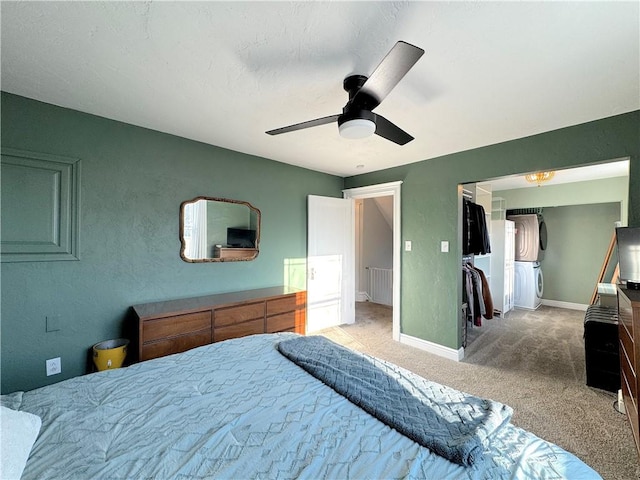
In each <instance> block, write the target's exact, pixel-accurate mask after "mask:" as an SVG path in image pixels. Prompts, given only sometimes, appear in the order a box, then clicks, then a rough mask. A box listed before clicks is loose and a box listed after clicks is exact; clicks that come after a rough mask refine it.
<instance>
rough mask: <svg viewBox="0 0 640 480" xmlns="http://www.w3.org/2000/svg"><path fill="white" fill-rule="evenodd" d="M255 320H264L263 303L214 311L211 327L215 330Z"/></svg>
mask: <svg viewBox="0 0 640 480" xmlns="http://www.w3.org/2000/svg"><path fill="white" fill-rule="evenodd" d="M256 318H262V319H264V302H259V303H250V304H248V305H239V306H237V307H227V308H219V309H216V310H215V311H214V313H213V325H214V327H215V328H218V327H225V326H227V325H233V324H236V323H242V322H246V321H247V320H254V319H256ZM216 341H217V340H216Z"/></svg>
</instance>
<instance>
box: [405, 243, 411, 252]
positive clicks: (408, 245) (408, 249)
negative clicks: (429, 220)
mask: <svg viewBox="0 0 640 480" xmlns="http://www.w3.org/2000/svg"><path fill="white" fill-rule="evenodd" d="M404 251H405V252H410V251H411V240H405V241H404Z"/></svg>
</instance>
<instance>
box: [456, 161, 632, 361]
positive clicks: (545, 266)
mask: <svg viewBox="0 0 640 480" xmlns="http://www.w3.org/2000/svg"><path fill="white" fill-rule="evenodd" d="M628 163H629V162H628V159H615V160H611V161H609V162H606V163H602V164H598V165H589V166H587V167H578V168H572V169H566V170H559V171H557V172H555V177H556V180H561V181H549V182H546V183H542V184H541V185H538V184H536V183H533V184H530V185H526V183H525V180H524V178H523V175H520V176H511V177H505V178H499V179H489V180H483V181H482V182H478V183H476V184H475V185H476V186H479V187H481V189H482V191H483V192H489V194H490V195H491V200H489V202H488V205H489V208H490V210H489V212H488V218H489V219H490V220H489V222H488V223H489V224H492V223H499V222H497V221H496V220H501V221H502V222H503V223H504V221H505V220H508V219H509V218H511V219H514V218H515V217H514V216H513V215H515V216H516V217H517V216H527V215H530V214H535V215H538V216H543V218H544V223H545V226H546V229H545V237H546V239H547V242H546V243H547V245H546V249H545V253H544V256H542V257H541V258H535V259H527V258H520V259H519V258H517V256H516V257H514V260H515V262H514V263H518V262H519V263H521V264H523V265H534V264H535V265H536V266H537V267H538V269H537V275H536V277H535V278H536V279H537V281H533V277H532V278H530V280H532V281H530V282H528V283H527V282H521V285H517V284H515V285H514V286H513V287H512V289H511V291H512V293H513V295H514V297H517V296H518V295H520V297H522V298H520V301H517V300H518V299H517V298H516V299H514V302H513V307H514V308H513V310H511V312H513V313H514V314H517V315H516V316H517V317H523V318H526V322H528V323H526V325H527V326H530V325H533V324H534V323H535V322H534V320H540V321H542V317H543V316H545V315H546V316H548V315H550V314H553V315H560V313H562V314H566V315H568V316H570V315H573V316H574V317H575V318H577V322H578V325H577V327H576V331H577V332H578V333H580V328H581V317H583V316H584V310H586V308H587V307H588V306H589V304H590V302H591V297H592V293H593V290H594V288H596V286H597V282H598V280H597V278H598V272H599V270H600V269H601V266H602V263H603V261H604V259H605V256H606V252H607V248H608V245H609V244H610V242H611V237H612V234H613V232H614V231H615V226H616V224H618V225H619V224H622V225H626V223H627V211H628V203H627V202H628V188H629V186H628ZM529 187H531V188H529ZM465 188H466V189H467V190H470V188H469V187H468V186H465ZM524 210H527V211H526V212H525V211H524ZM529 210H531V211H529ZM618 222H619V223H618ZM495 234H496V232H494V231H492V226H490V227H489V236H490V238H491V237H494V236H495ZM503 243H504V242H503ZM499 245H500V244H496V247H499ZM491 247H492V251H491V253H490V254H489V255H487V256H486V258H481V260H482V261H483V262H484V264H483V267H482V268H483V269H484V273H485V274H486V275H487V276H488V277H490V281H492V280H494V281H495V280H497V282H498V283H500V284H501V286H502V283H503V282H504V279H506V278H507V277H508V276H507V275H503V274H502V273H503V269H504V268H506V267H505V265H506V264H505V263H504V262H502V263H501V262H500V261H495V260H497V259H499V258H504V255H503V256H502V257H500V255H496V253H499V251H498V252H494V248H493V247H494V242H493V239H492V242H491ZM496 250H499V249H498V248H496ZM494 257H495V258H494ZM464 260H465V258H464V256H463V261H464ZM517 266H518V265H516V267H517ZM498 269H500V271H498ZM515 270H517V268H515ZM542 272H544V276H543V275H542ZM515 273H516V274H517V273H518V272H517V271H516V272H515ZM520 277H521V278H524V279H525V280H526V279H527V278H528V277H526V276H524V275H520ZM518 278H519V276H518V275H514V280H516V282H517V280H518ZM542 278H544V282H542ZM494 283H495V282H494ZM523 285H524V286H523ZM527 285H529V287H530V288H529V290H531V291H530V292H529V293H530V296H531V297H532V298H534V299H535V295H539V297H540V298H539V299H538V300H539V301H536V302H533V303H532V302H528V301H527V300H526V299H527V298H528V297H527V295H524V294H525V293H526V291H525V290H527V288H526V286H527ZM498 290H499V291H502V292H507V291H508V290H509V289H507V288H506V287H505V288H504V289H498ZM527 291H528V290H527ZM534 292H535V295H534ZM491 294H492V295H493V294H494V289H493V288H492V289H491ZM492 300H493V303H494V304H497V305H506V304H507V302H506V301H502V300H503V299H502V298H499V299H498V301H496V299H492ZM554 309H555V310H554ZM558 309H562V310H558ZM499 310H500V309H498V311H499ZM504 310H505V311H504V312H498V313H499V315H497V316H496V317H495V318H497V319H498V320H497V321H496V322H493V320H489V321H488V322H483V326H492V323H491V322H493V324H496V325H497V324H502V323H504V326H509V325H510V323H509V322H503V320H504V319H505V318H506V319H507V320H508V319H509V318H510V315H511V314H510V312H509V311H508V309H504ZM572 311H573V312H576V313H575V314H571V312H572ZM495 312H496V311H495V310H494V313H495ZM513 320H514V321H513V322H511V324H513V323H515V319H513ZM556 320H558V319H556ZM574 320H575V319H574ZM561 324H563V322H560V320H558V321H557V322H556V323H553V325H554V326H556V325H561ZM464 325H466V326H468V325H469V324H468V322H466V323H465V324H464ZM494 326H495V325H494ZM489 330H491V328H484V329H483V327H482V326H481V327H480V328H474V326H473V325H472V326H471V331H469V332H467V333H470V335H468V337H467V339H468V345H467V347H468V348H465V355H464V356H465V359H467V360H468V361H472V358H471V357H474V356H475V357H476V360H477V359H478V358H477V355H478V354H481V352H482V351H484V350H485V346H486V347H488V346H489V345H493V344H495V343H496V342H497V337H496V336H495V335H497V332H493V333H491V332H489ZM547 330H548V329H547ZM518 331H519V332H522V331H523V330H522V328H520V330H518ZM463 332H464V326H463ZM514 335H515V337H517V338H516V339H515V340H513V342H516V343H517V342H519V341H520V337H519V335H518V332H515V333H514ZM489 337H492V338H489ZM558 338H563V337H562V336H558ZM478 342H479V343H478ZM487 350H488V348H487ZM503 350H504V349H503ZM491 355H495V352H494V353H491Z"/></svg>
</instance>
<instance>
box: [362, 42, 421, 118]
mask: <svg viewBox="0 0 640 480" xmlns="http://www.w3.org/2000/svg"><path fill="white" fill-rule="evenodd" d="M423 54H424V50H423V49H421V48H419V47H416V46H415V45H411V44H410V43H407V42H403V41H399V42H397V43H396V44H395V45H394V46H393V48H392V49H391V50H390V51H389V53H387V55H386V56H385V57H384V58H383V59H382V61H381V62H380V64H379V65H378V66H377V67H376V69H375V70H374V71H373V73H372V74H371V76H370V77H369V78H368V80H367V81H366V82H365V83H364V85H362V87H361V88H360V90H358V93H356V95H355V96H354V98H353V101H354V103H356V102H357V98H358V96H359V95H360V94H366V95H368V96H369V97H371V98H372V99H373V100H375V102H377V103H375V105H374V106H373V107H371V109H373V108H375V107H377V106H378V105H379V104H380V103H381V102H382V100H384V98H385V97H386V96H387V95H389V92H391V90H393V87H395V86H396V85H397V84H398V82H400V80H402V78H403V77H404V76H405V75H406V74H407V72H408V71H409V70H411V67H413V66H414V65H415V64H416V62H417V61H418V60H419V59H420V57H422V55H423Z"/></svg>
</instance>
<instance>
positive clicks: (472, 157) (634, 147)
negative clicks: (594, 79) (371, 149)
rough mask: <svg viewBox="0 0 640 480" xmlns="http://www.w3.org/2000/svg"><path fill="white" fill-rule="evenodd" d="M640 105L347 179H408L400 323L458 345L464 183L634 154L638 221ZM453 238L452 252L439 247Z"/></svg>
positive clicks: (632, 203)
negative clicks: (408, 247) (408, 248)
mask: <svg viewBox="0 0 640 480" xmlns="http://www.w3.org/2000/svg"><path fill="white" fill-rule="evenodd" d="M639 139H640V111H636V112H632V113H628V114H624V115H618V116H615V117H610V118H606V119H602V120H598V121H594V122H590V123H586V124H582V125H576V126H573V127H568V128H563V129H560V130H554V131H552V132H547V133H543V134H540V135H534V136H531V137H526V138H522V139H518V140H513V141H509V142H504V143H500V144H497V145H491V146H487V147H483V148H478V149H474V150H469V151H465V152H459V153H456V154H452V155H445V156H442V157H438V158H434V159H431V160H425V161H423V162H418V163H412V164H408V165H403V166H401V167H396V168H391V169H388V170H383V171H378V172H373V173H369V174H363V175H358V176H355V177H349V178H346V179H345V188H354V187H361V186H366V185H375V184H379V183H383V182H391V181H398V180H402V181H403V184H402V193H401V202H402V240H412V241H413V248H412V251H410V252H404V251H403V252H402V280H401V285H402V291H401V306H400V308H401V313H400V315H401V330H402V332H403V333H405V334H408V335H412V336H415V337H418V338H421V339H424V340H428V341H431V342H435V343H437V344H440V345H444V346H447V347H450V348H454V349H458V348H459V347H460V344H459V338H460V337H459V332H458V330H459V328H460V327H459V322H458V314H459V305H461V302H462V292H461V286H460V283H461V282H460V265H461V263H462V254H461V251H462V247H461V242H460V239H461V223H460V220H459V219H460V210H461V192H460V190H459V188H458V185H459V184H462V183H472V182H478V181H483V180H490V179H493V178H499V177H503V176H507V175H515V174H521V173H523V172H531V171H535V170H549V169H558V168H567V167H574V166H580V165H586V164H590V163H597V162H605V161H609V160H612V159H619V158H624V157H629V159H630V166H629V225H631V226H636V225H640V140H639ZM441 240H448V241H449V242H450V245H451V249H450V253H440V241H441Z"/></svg>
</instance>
